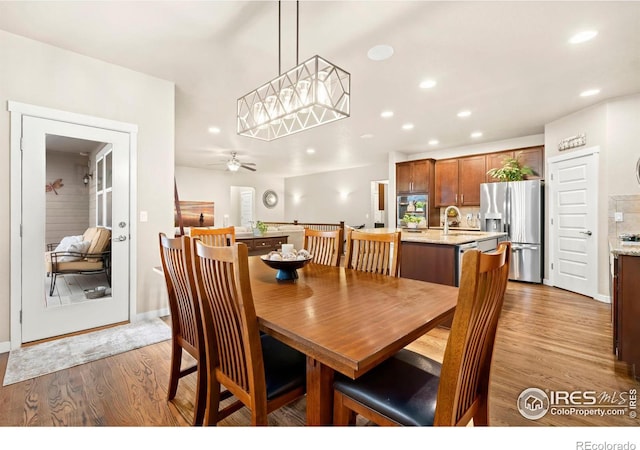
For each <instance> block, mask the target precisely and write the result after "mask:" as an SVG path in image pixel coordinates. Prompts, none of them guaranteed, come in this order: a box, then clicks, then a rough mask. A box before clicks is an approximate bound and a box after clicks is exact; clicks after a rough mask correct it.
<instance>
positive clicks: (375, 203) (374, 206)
mask: <svg viewBox="0 0 640 450" xmlns="http://www.w3.org/2000/svg"><path fill="white" fill-rule="evenodd" d="M388 193H389V180H379V181H372V182H371V215H370V217H371V219H372V220H373V226H374V228H384V227H393V226H395V225H394V224H390V223H389V220H388V209H389V208H388V205H389V199H388Z"/></svg>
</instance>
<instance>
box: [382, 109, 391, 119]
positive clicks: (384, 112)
mask: <svg viewBox="0 0 640 450" xmlns="http://www.w3.org/2000/svg"><path fill="white" fill-rule="evenodd" d="M380 117H383V118H385V119H388V118H389V117H393V111H382V112H381V113H380Z"/></svg>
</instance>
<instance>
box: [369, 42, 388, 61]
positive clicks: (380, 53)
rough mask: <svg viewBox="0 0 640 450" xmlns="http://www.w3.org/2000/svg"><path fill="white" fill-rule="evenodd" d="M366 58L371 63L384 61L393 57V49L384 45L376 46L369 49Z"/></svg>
mask: <svg viewBox="0 0 640 450" xmlns="http://www.w3.org/2000/svg"><path fill="white" fill-rule="evenodd" d="M367 56H368V57H369V59H371V60H373V61H384V60H385V59H389V58H391V56H393V47H391V46H390V45H384V44H383V45H376V46H375V47H371V48H370V49H369V51H368V52H367Z"/></svg>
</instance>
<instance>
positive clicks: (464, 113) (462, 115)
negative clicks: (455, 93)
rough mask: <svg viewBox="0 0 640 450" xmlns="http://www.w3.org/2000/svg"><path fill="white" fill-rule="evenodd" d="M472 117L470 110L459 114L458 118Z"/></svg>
mask: <svg viewBox="0 0 640 450" xmlns="http://www.w3.org/2000/svg"><path fill="white" fill-rule="evenodd" d="M470 115H471V111H469V110H464V111H460V112H459V113H458V117H469V116H470Z"/></svg>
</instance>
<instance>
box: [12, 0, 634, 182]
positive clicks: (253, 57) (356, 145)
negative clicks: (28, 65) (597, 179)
mask: <svg viewBox="0 0 640 450" xmlns="http://www.w3.org/2000/svg"><path fill="white" fill-rule="evenodd" d="M277 11H278V6H277V2H276V1H257V2H246V1H233V2H231V1H196V2H188V1H163V2H155V1H143V2H128V1H102V2H88V1H63V2H55V1H47V2H31V1H0V29H4V30H6V31H8V32H11V33H15V34H20V35H23V36H26V37H29V38H32V39H36V40H39V41H43V42H46V43H49V44H51V45H55V46H58V47H62V48H65V49H68V50H71V51H74V52H77V53H81V54H84V55H88V56H91V57H95V58H98V59H101V60H104V61H107V62H110V63H113V64H117V65H120V66H124V67H128V68H131V69H133V70H137V71H140V72H144V73H147V74H150V75H154V76H156V77H159V78H163V79H166V80H171V81H173V82H175V84H176V164H177V165H184V166H192V167H208V168H211V169H212V170H213V169H216V170H220V167H223V166H220V165H215V166H207V165H208V164H211V163H216V162H220V161H221V160H224V159H226V158H227V157H228V155H229V153H230V152H231V151H237V152H238V155H239V158H240V159H241V160H242V161H243V162H255V163H256V164H257V167H258V173H263V174H277V175H282V176H295V175H302V174H307V173H313V172H322V171H327V170H336V169H344V168H351V167H359V166H366V165H369V164H371V163H374V162H382V161H387V153H388V152H389V151H400V152H406V153H422V152H426V151H429V150H431V149H444V148H451V147H458V146H464V145H471V144H475V143H480V142H490V141H496V140H501V139H509V138H515V137H521V136H527V135H532V134H538V133H542V132H543V131H544V124H545V123H549V122H551V121H553V120H555V119H558V118H560V117H563V116H565V115H567V114H569V113H571V112H574V111H577V110H580V109H582V108H584V107H586V106H589V105H592V104H595V103H598V102H601V101H603V100H605V99H609V98H613V97H618V96H622V95H628V94H632V93H638V92H640V2H636V1H628V2H609V1H601V2H578V1H569V2H549V1H543V2H521V1H513V2H474V1H472V2H426V1H398V0H396V1H313V2H312V1H302V2H300V15H299V20H300V29H299V52H300V53H299V61H300V62H302V61H304V60H306V59H307V58H309V57H311V56H313V55H315V54H318V55H320V56H322V57H324V58H326V59H327V60H329V61H330V62H332V63H334V64H336V65H338V66H340V67H342V68H343V69H345V70H347V71H348V72H350V73H351V91H352V94H351V105H352V106H351V117H349V118H347V119H343V120H340V121H337V122H334V123H331V124H328V125H323V126H321V127H318V128H316V129H313V130H308V131H304V132H302V133H299V134H296V135H292V136H288V137H284V138H281V139H277V140H275V141H271V142H262V141H256V140H253V139H250V138H246V137H242V136H238V135H237V134H236V132H235V130H236V122H235V111H236V100H237V99H238V97H240V96H242V95H244V94H246V93H247V92H249V91H251V90H253V89H255V88H257V87H258V86H260V85H261V84H263V83H265V82H267V81H269V80H270V79H272V78H274V77H275V76H276V75H278V13H277ZM281 24H282V52H281V55H282V70H283V71H285V70H288V69H289V68H291V67H293V66H294V65H295V63H296V57H295V2H283V4H282V22H281ZM585 29H595V30H597V31H598V35H597V37H596V38H595V39H593V40H591V41H589V42H586V43H583V44H578V45H573V44H569V43H568V39H569V38H570V37H571V36H572V35H573V34H574V33H576V32H578V31H581V30H585ZM378 44H388V45H391V46H392V47H393V48H394V50H395V53H394V55H393V56H392V57H391V58H390V59H388V60H386V61H372V60H369V59H368V58H367V51H368V50H369V48H371V47H373V46H375V45H378ZM426 78H431V79H434V80H436V81H437V85H436V86H435V87H434V88H432V89H428V90H421V89H420V88H419V87H418V84H419V83H420V82H421V81H422V80H423V79H426ZM591 88H598V89H600V90H601V92H600V94H599V95H596V96H593V97H580V96H579V93H580V92H582V91H583V90H586V89H591ZM385 109H391V110H393V111H394V112H395V115H394V117H393V118H391V119H382V118H381V117H380V112H381V111H383V110H385ZM462 109H468V110H470V111H472V115H471V116H470V117H468V118H466V119H460V118H458V117H457V116H456V114H457V113H458V112H459V111H460V110H462ZM406 122H411V123H413V124H414V125H415V128H414V129H413V130H411V131H404V130H402V129H401V125H402V124H404V123H406ZM211 126H217V127H219V128H220V129H221V133H219V134H212V133H210V132H209V131H208V129H209V127H211ZM476 130H480V131H482V132H483V136H482V137H481V138H479V139H472V138H471V137H470V133H471V132H472V131H476ZM365 134H373V137H371V138H368V139H363V138H361V136H362V135H365ZM434 138H435V139H438V140H439V141H440V144H439V145H437V146H430V145H429V144H428V141H429V140H430V139H434ZM309 147H311V148H314V149H315V150H316V152H315V153H314V154H312V155H309V154H307V153H306V149H307V148H309Z"/></svg>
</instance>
